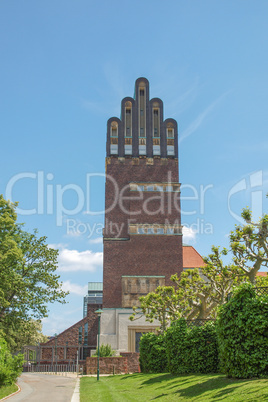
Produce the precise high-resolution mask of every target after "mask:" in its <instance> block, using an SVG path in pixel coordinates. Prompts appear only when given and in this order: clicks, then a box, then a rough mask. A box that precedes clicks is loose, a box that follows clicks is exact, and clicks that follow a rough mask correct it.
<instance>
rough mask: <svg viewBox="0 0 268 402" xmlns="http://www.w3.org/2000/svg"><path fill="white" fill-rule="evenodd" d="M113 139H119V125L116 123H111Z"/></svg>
mask: <svg viewBox="0 0 268 402" xmlns="http://www.w3.org/2000/svg"><path fill="white" fill-rule="evenodd" d="M110 134H111V137H118V124H117V122H116V121H113V122H112V123H111V133H110Z"/></svg>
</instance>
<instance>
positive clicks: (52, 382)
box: [8, 373, 79, 402]
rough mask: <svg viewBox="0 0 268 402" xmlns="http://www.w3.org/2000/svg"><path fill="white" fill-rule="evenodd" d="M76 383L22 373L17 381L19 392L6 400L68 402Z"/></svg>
mask: <svg viewBox="0 0 268 402" xmlns="http://www.w3.org/2000/svg"><path fill="white" fill-rule="evenodd" d="M76 381H77V379H76V378H69V377H62V376H57V375H46V374H38V373H24V374H22V375H21V377H20V378H19V380H18V384H19V386H20V387H21V392H19V393H18V394H16V395H14V396H11V397H10V398H8V402H18V401H27V402H28V401H29V402H60V401H61V402H70V401H71V400H72V396H73V393H74V388H75V385H76ZM78 400H79V399H78Z"/></svg>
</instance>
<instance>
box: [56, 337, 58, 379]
mask: <svg viewBox="0 0 268 402" xmlns="http://www.w3.org/2000/svg"><path fill="white" fill-rule="evenodd" d="M55 361H56V374H57V364H58V356H57V334H55Z"/></svg>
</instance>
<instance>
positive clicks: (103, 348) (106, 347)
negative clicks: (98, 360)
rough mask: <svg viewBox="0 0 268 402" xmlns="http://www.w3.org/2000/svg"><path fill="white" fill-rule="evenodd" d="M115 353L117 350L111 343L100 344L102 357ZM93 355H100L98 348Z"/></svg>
mask: <svg viewBox="0 0 268 402" xmlns="http://www.w3.org/2000/svg"><path fill="white" fill-rule="evenodd" d="M114 355H115V351H114V350H113V349H112V347H111V345H109V344H107V345H104V344H102V345H100V357H111V356H114ZM93 356H98V348H97V350H96V353H94V355H92V357H93Z"/></svg>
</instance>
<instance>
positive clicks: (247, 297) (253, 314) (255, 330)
mask: <svg viewBox="0 0 268 402" xmlns="http://www.w3.org/2000/svg"><path fill="white" fill-rule="evenodd" d="M217 332H218V339H219V355H220V362H221V369H222V370H223V372H224V373H225V374H227V376H228V377H235V378H251V377H258V376H267V375H268V296H257V295H256V293H255V291H254V288H253V286H252V285H251V284H248V283H247V284H243V285H241V286H240V287H239V288H238V289H237V290H236V292H234V294H233V296H232V298H231V299H230V301H229V302H228V303H226V304H224V305H223V306H221V307H220V310H219V321H218V329H217Z"/></svg>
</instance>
